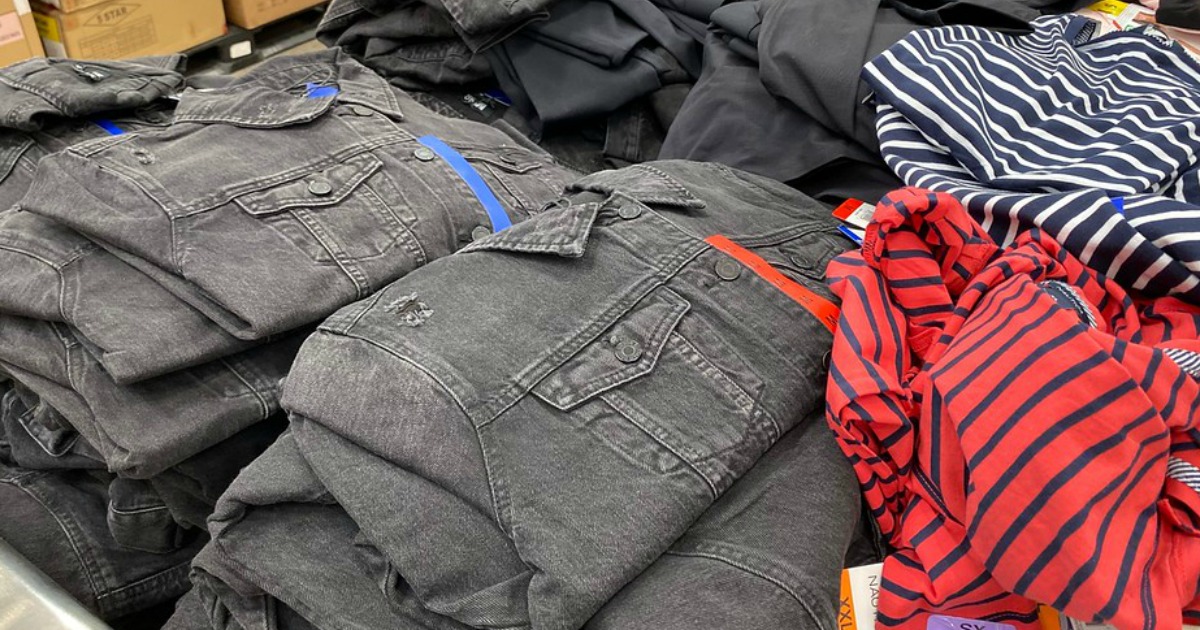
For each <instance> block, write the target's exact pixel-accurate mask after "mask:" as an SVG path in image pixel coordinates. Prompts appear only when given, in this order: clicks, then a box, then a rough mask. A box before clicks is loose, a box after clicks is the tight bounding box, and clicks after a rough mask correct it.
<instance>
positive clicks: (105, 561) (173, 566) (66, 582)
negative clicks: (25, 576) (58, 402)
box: [0, 462, 207, 621]
mask: <svg viewBox="0 0 1200 630" xmlns="http://www.w3.org/2000/svg"><path fill="white" fill-rule="evenodd" d="M114 481H117V480H114V478H113V476H112V475H109V474H108V473H103V472H99V471H82V470H69V471H30V470H27V469H22V468H19V467H16V466H12V465H10V464H8V463H6V462H0V505H2V506H4V517H3V518H0V539H3V540H4V542H6V543H8V544H9V545H10V546H12V547H13V548H14V549H16V550H17V552H18V553H20V554H21V555H22V556H23V557H24V558H26V559H27V560H29V561H30V562H31V563H33V564H34V565H35V566H37V567H38V569H40V570H41V571H42V572H43V573H45V574H46V575H47V576H49V577H50V578H51V579H52V580H54V581H55V582H56V583H57V584H58V585H59V586H61V587H63V589H65V590H66V591H67V592H68V593H70V594H71V596H72V597H74V598H75V599H76V600H78V601H79V602H80V603H82V604H83V605H84V606H85V607H87V608H88V609H90V610H91V611H92V612H94V613H96V614H97V615H99V616H100V617H101V618H103V619H106V620H110V621H111V620H114V619H116V618H118V617H122V616H125V615H129V614H132V613H135V612H138V611H140V610H145V609H147V608H150V607H153V606H156V605H159V604H162V603H165V602H169V601H171V600H172V599H174V598H176V597H178V596H180V595H181V594H183V593H184V592H185V591H186V590H187V588H188V565H189V563H190V561H191V559H192V557H193V556H195V554H196V552H197V551H198V550H199V549H200V548H201V546H203V544H204V542H205V540H206V539H207V537H206V536H204V535H203V534H202V533H201V532H192V533H191V534H190V535H185V537H184V538H183V539H182V540H181V539H179V538H178V535H179V534H180V533H181V532H180V531H179V528H178V527H177V526H176V525H175V523H173V522H172V521H171V520H170V517H169V514H168V513H167V512H166V511H165V510H164V509H162V504H161V502H159V501H157V500H156V499H155V497H154V496H153V495H152V494H149V493H145V492H143V491H144V490H145V488H144V487H140V488H139V487H138V484H137V483H133V484H117V485H114ZM164 515H166V518H165V519H164V518H162V517H163V516H164ZM114 532H117V533H119V535H120V536H121V540H118V538H117V537H116V536H114ZM128 543H132V544H134V545H136V546H138V547H149V548H152V549H153V550H151V551H147V550H145V549H140V548H133V547H130V546H128Z"/></svg>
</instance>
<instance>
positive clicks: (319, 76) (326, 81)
mask: <svg viewBox="0 0 1200 630" xmlns="http://www.w3.org/2000/svg"><path fill="white" fill-rule="evenodd" d="M331 88H332V89H331ZM339 102H340V103H354V104H359V105H365V106H368V107H371V108H372V109H375V110H378V111H380V112H382V113H384V114H386V115H388V116H391V117H393V118H396V119H403V118H404V115H403V112H402V111H401V110H400V103H399V101H398V99H397V98H396V94H395V88H393V87H392V86H391V85H390V84H389V83H388V82H387V80H385V79H384V78H383V77H381V76H379V75H378V74H376V73H374V72H372V71H371V70H369V69H368V68H366V67H365V66H363V65H362V64H360V63H358V62H357V61H355V60H354V59H352V58H351V57H350V56H348V55H346V54H345V53H343V52H342V51H341V50H339V49H336V48H335V49H329V50H322V51H318V52H314V53H309V54H305V55H296V56H294V57H281V58H276V59H273V60H271V61H269V62H267V63H265V64H263V65H261V66H259V67H258V68H255V69H254V70H252V71H251V72H249V73H248V74H246V76H244V77H242V78H240V79H238V80H237V81H234V82H233V83H230V84H229V85H227V86H223V87H220V88H214V89H208V90H196V89H189V90H188V91H186V92H184V93H183V95H182V96H181V97H180V101H179V107H178V108H177V109H176V110H175V120H176V122H193V123H220V124H229V125H236V126H239V127H258V128H274V127H286V126H289V125H295V124H300V123H306V122H310V121H313V120H316V119H317V118H319V117H320V116H322V115H324V114H325V113H326V112H328V111H329V109H330V108H332V107H333V105H334V103H339Z"/></svg>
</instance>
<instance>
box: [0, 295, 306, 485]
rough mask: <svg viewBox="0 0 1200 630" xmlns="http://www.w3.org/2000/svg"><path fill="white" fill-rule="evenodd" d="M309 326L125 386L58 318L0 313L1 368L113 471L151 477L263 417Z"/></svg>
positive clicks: (274, 403) (270, 411) (275, 407)
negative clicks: (51, 410) (273, 340)
mask: <svg viewBox="0 0 1200 630" xmlns="http://www.w3.org/2000/svg"><path fill="white" fill-rule="evenodd" d="M304 338H305V334H304V333H303V332H301V333H297V334H295V335H293V336H291V337H288V338H285V339H284V340H282V341H279V342H276V343H272V344H267V345H264V346H261V347H258V348H254V349H252V350H249V351H247V352H244V353H241V354H237V355H233V356H230V357H227V358H224V359H221V360H218V361H215V362H212V363H209V364H206V365H203V366H198V367H194V368H190V369H188V370H184V371H181V372H176V373H172V374H169V375H166V376H162V377H158V378H155V379H150V380H148V381H143V382H140V383H137V384H134V385H128V386H121V385H117V384H116V383H115V382H113V380H112V378H111V377H110V376H109V375H108V373H107V372H105V370H104V369H103V367H101V365H100V364H99V362H98V361H97V360H96V359H95V358H94V357H93V356H92V353H91V352H90V351H89V350H88V349H87V348H86V346H85V344H84V343H83V342H81V341H80V340H79V338H78V337H77V336H76V335H75V334H74V333H73V332H72V331H71V330H70V329H69V328H68V327H67V326H64V325H62V324H57V323H51V322H42V321H37V320H30V319H26V318H21V317H13V316H7V315H5V316H0V370H3V371H5V372H7V373H8V374H10V375H11V376H12V378H13V380H15V381H17V382H19V383H20V384H21V385H23V386H24V387H26V388H27V389H28V390H30V391H31V392H33V393H34V394H36V395H37V396H38V397H39V398H40V399H41V401H42V402H43V403H45V404H46V405H48V406H50V407H52V408H54V409H55V410H56V411H57V412H58V413H59V414H61V417H62V418H65V419H66V421H67V422H69V423H70V424H71V426H72V427H73V428H74V429H75V430H76V431H78V432H79V434H80V435H81V436H83V439H85V440H86V441H87V442H88V444H90V445H91V446H92V447H94V448H95V449H96V450H97V451H99V452H100V454H101V455H102V456H103V458H104V461H105V463H106V465H107V467H108V469H109V470H110V471H113V472H118V473H121V474H123V475H125V476H129V477H138V478H147V477H152V476H154V475H156V474H158V473H160V472H162V471H163V470H166V469H167V468H170V467H171V466H174V465H176V464H178V463H180V462H182V461H184V460H186V459H188V458H190V457H192V456H194V455H196V454H197V453H199V452H201V451H203V450H205V449H207V448H209V447H211V446H214V445H216V444H219V443H220V442H222V441H224V440H226V439H229V438H231V437H233V436H234V435H235V434H237V433H238V432H239V431H241V430H243V429H245V428H246V427H249V426H251V425H253V424H256V423H258V422H261V421H263V420H266V419H267V418H269V417H271V415H272V414H274V413H275V412H276V411H277V410H278V409H279V389H280V381H281V380H282V379H283V378H284V376H286V375H287V372H288V369H289V368H290V367H291V363H292V359H293V357H294V356H295V354H296V351H297V350H298V349H299V347H300V344H301V343H303V341H304Z"/></svg>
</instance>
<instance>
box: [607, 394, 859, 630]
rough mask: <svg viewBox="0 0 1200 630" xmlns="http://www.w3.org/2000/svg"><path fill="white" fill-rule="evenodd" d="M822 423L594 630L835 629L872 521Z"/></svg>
mask: <svg viewBox="0 0 1200 630" xmlns="http://www.w3.org/2000/svg"><path fill="white" fill-rule="evenodd" d="M822 416H823V412H821V413H818V414H816V415H814V417H811V418H809V420H808V421H806V422H805V423H804V424H802V425H801V426H798V427H796V428H795V429H792V430H791V432H789V433H788V434H787V435H785V436H784V437H783V439H781V440H780V441H779V443H778V444H776V445H775V446H774V447H772V448H771V450H769V451H767V453H766V455H763V457H762V459H760V460H759V461H758V463H757V464H755V466H754V468H752V469H750V472H749V473H747V474H746V476H745V477H743V478H742V479H740V480H739V481H738V482H737V483H735V484H734V485H733V487H732V488H730V489H729V492H727V493H725V495H724V496H722V497H721V499H720V500H719V501H717V502H716V503H715V504H713V506H712V507H711V508H709V509H708V511H707V512H705V513H704V515H703V516H701V517H700V519H699V520H697V521H696V523H695V524H693V525H692V527H691V528H690V529H688V531H687V533H686V534H684V535H683V537H682V538H680V539H679V540H678V541H677V542H676V543H675V544H674V545H673V546H672V547H671V549H670V550H668V551H667V552H666V553H665V554H663V555H662V557H660V558H659V559H658V560H656V561H655V562H654V564H652V565H650V567H649V568H647V569H646V570H645V571H643V572H642V574H641V575H639V576H638V577H637V578H636V579H635V580H634V581H633V582H631V583H629V584H628V585H626V586H625V588H623V589H621V592H619V593H617V595H616V596H615V597H613V599H612V600H610V601H609V602H608V603H607V604H605V605H604V607H603V608H601V609H600V612H598V613H596V615H595V616H594V617H592V619H591V621H589V622H588V624H587V626H586V628H587V630H689V629H691V628H708V629H710V630H777V629H779V628H794V629H795V630H827V629H828V628H831V627H833V625H832V621H833V620H834V619H835V618H836V611H837V609H838V603H839V602H838V589H837V588H836V585H837V584H838V583H839V582H840V575H841V570H842V566H843V564H844V563H845V560H846V550H847V549H848V548H849V547H850V546H851V545H852V544H854V543H856V542H858V541H859V540H861V539H863V538H865V536H864V531H865V529H864V525H865V524H864V523H863V522H861V520H860V519H859V512H860V506H859V504H858V501H856V500H854V499H855V498H856V495H857V486H856V481H855V477H854V473H853V471H852V470H851V468H850V465H849V462H848V461H847V460H846V458H845V456H844V455H842V452H841V449H840V448H839V447H838V446H837V443H836V440H835V439H834V437H833V434H832V433H831V432H830V431H829V427H828V426H826V425H825V422H824V419H823V417H822ZM817 480H820V482H817Z"/></svg>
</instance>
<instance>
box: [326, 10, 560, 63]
mask: <svg viewBox="0 0 1200 630" xmlns="http://www.w3.org/2000/svg"><path fill="white" fill-rule="evenodd" d="M557 2H558V0H404V1H402V2H396V1H395V0H334V2H333V3H332V4H330V6H329V9H328V10H326V12H325V17H324V19H323V20H322V21H321V25H320V26H319V27H317V35H318V37H319V38H320V39H321V41H324V42H325V43H326V44H330V45H332V44H331V41H330V40H331V38H336V37H337V34H338V33H340V32H342V31H343V29H345V28H347V27H348V26H351V25H353V24H356V23H363V22H371V21H373V18H376V17H384V16H387V15H388V14H390V13H392V12H401V13H404V14H410V12H413V13H415V14H416V15H419V16H422V19H421V20H420V21H417V22H415V23H414V22H410V23H409V24H408V25H406V26H405V27H404V28H405V30H406V31H407V32H409V33H411V34H412V36H413V37H420V38H424V39H429V38H433V37H439V36H440V37H446V36H449V35H450V34H451V32H452V34H453V35H454V36H455V37H456V38H457V39H459V40H460V41H461V42H462V43H463V44H465V45H466V46H465V48H466V51H467V53H468V54H469V53H470V52H472V51H474V52H478V51H481V50H484V49H486V48H487V47H488V46H491V45H493V44H495V43H497V42H499V41H501V40H502V39H504V38H505V37H507V36H508V35H511V34H512V33H514V32H516V31H518V30H520V29H521V27H523V26H525V25H526V24H529V23H530V22H534V21H538V20H544V19H545V18H546V17H547V16H548V15H549V9H550V7H551V6H553V5H554V4H556V3H557ZM384 23H385V24H389V25H393V26H394V25H395V23H394V22H387V21H385V22H384ZM448 31H450V32H448ZM390 32H391V31H388V30H378V29H377V30H375V31H374V33H373V34H375V35H387V34H389V33H390ZM339 45H340V44H339Z"/></svg>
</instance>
